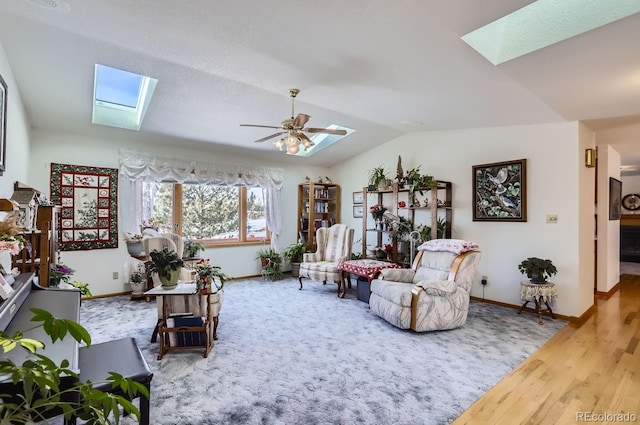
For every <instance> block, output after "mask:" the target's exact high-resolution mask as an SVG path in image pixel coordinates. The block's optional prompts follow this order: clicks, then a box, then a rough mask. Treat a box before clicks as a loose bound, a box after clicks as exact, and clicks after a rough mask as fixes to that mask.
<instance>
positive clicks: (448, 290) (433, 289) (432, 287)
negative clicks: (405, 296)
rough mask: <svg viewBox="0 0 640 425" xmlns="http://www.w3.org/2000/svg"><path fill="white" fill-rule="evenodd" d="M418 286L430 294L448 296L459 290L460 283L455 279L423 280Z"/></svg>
mask: <svg viewBox="0 0 640 425" xmlns="http://www.w3.org/2000/svg"><path fill="white" fill-rule="evenodd" d="M416 286H419V287H420V288H422V289H424V292H426V293H427V294H429V295H438V296H441V297H446V296H448V295H450V294H453V293H454V292H456V291H457V290H458V285H456V282H455V281H453V280H421V281H420V282H418V283H416Z"/></svg>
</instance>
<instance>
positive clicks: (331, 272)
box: [298, 224, 353, 298]
mask: <svg viewBox="0 0 640 425" xmlns="http://www.w3.org/2000/svg"><path fill="white" fill-rule="evenodd" d="M352 243H353V229H350V228H349V227H347V225H346V224H334V225H333V226H331V227H320V228H319V229H318V230H317V231H316V246H317V248H316V252H307V253H305V254H304V255H303V258H302V263H300V272H299V275H298V281H299V282H300V288H299V289H302V278H304V277H306V278H308V279H312V280H315V281H319V282H322V283H323V284H326V283H327V281H328V280H331V281H333V282H335V283H336V284H337V285H338V296H339V297H340V298H344V292H345V288H344V283H343V282H342V273H341V272H340V271H339V270H338V264H340V263H341V262H342V261H346V260H349V259H350V258H351V244H352Z"/></svg>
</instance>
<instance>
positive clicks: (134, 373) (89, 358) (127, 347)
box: [78, 338, 153, 425]
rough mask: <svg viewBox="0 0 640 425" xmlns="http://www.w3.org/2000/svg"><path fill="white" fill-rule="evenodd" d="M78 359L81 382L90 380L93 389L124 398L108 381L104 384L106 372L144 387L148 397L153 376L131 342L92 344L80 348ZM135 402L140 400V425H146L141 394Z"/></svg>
mask: <svg viewBox="0 0 640 425" xmlns="http://www.w3.org/2000/svg"><path fill="white" fill-rule="evenodd" d="M78 358H79V362H78V363H79V366H80V381H81V382H86V381H89V380H90V381H91V382H92V383H93V388H95V389H98V390H100V391H104V392H106V393H111V394H117V395H121V396H125V394H123V393H122V392H121V391H120V389H119V388H117V389H114V388H111V381H106V379H107V378H108V377H109V372H116V373H119V374H120V375H122V376H124V377H125V378H129V379H131V380H133V381H135V382H139V383H141V384H142V385H144V386H145V387H147V389H148V390H149V397H151V379H152V378H153V373H152V372H151V369H149V365H148V364H147V361H146V360H145V359H144V356H143V355H142V352H141V351H140V348H139V347H138V344H136V340H135V339H133V338H123V339H117V340H115V341H109V342H103V343H101V344H92V345H91V346H90V347H80V350H79V354H78ZM138 398H139V399H140V424H141V425H149V399H148V398H146V397H144V396H143V395H141V394H139V395H138Z"/></svg>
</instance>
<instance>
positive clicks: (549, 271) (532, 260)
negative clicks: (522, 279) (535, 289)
mask: <svg viewBox="0 0 640 425" xmlns="http://www.w3.org/2000/svg"><path fill="white" fill-rule="evenodd" d="M518 270H520V273H522V274H524V275H526V276H527V277H528V278H529V279H530V280H531V282H533V283H542V282H546V281H547V278H549V277H551V276H553V275H555V274H556V273H558V269H557V268H556V266H554V265H553V263H552V262H551V260H543V259H542V258H538V257H529V258H527V259H526V260H522V262H521V263H520V264H518Z"/></svg>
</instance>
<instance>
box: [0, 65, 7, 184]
mask: <svg viewBox="0 0 640 425" xmlns="http://www.w3.org/2000/svg"><path fill="white" fill-rule="evenodd" d="M6 155H7V83H5V82H4V80H3V79H2V75H0V176H1V175H2V174H4V171H5V169H6V165H7V158H6Z"/></svg>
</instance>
